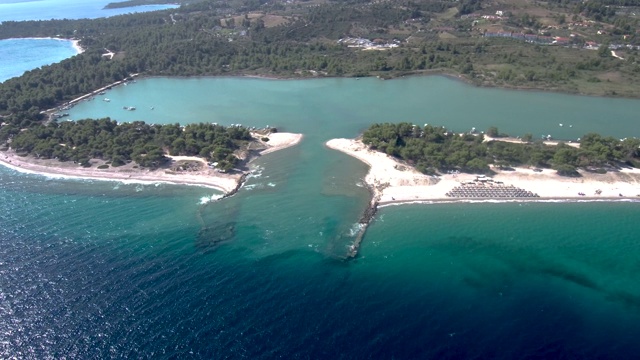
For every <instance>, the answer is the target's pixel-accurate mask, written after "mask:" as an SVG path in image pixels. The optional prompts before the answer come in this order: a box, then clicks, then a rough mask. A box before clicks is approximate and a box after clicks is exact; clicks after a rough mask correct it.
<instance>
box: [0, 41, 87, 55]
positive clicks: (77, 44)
mask: <svg viewBox="0 0 640 360" xmlns="http://www.w3.org/2000/svg"><path fill="white" fill-rule="evenodd" d="M2 40H58V41H70V42H71V46H72V47H73V48H74V49H75V50H76V55H78V54H82V53H83V52H85V49H84V48H83V47H82V46H80V40H79V39H67V38H58V37H18V38H8V39H2Z"/></svg>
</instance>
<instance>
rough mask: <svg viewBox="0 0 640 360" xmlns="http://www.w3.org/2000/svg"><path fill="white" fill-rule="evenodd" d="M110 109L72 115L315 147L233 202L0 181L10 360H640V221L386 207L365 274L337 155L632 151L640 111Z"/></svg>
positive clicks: (258, 165) (557, 103)
mask: <svg viewBox="0 0 640 360" xmlns="http://www.w3.org/2000/svg"><path fill="white" fill-rule="evenodd" d="M105 97H109V98H110V99H111V102H109V103H106V102H103V101H101V100H99V99H96V100H93V101H92V102H85V103H82V104H81V105H79V106H77V107H75V108H74V109H73V110H72V114H71V117H72V118H74V119H80V118H82V117H85V116H92V117H97V116H112V117H113V118H116V119H119V120H136V119H143V120H147V121H150V122H159V123H167V122H176V121H178V122H182V123H186V122H197V121H211V122H219V123H223V124H232V123H242V124H244V125H248V126H254V125H255V126H265V125H267V124H269V125H271V126H276V127H278V128H280V129H282V130H286V131H292V132H301V133H304V134H305V138H304V140H303V142H302V143H301V144H300V145H298V146H296V147H294V148H289V149H286V150H283V151H280V152H276V153H272V154H269V155H267V156H264V157H262V158H260V159H258V160H257V161H256V162H255V163H254V164H253V167H254V169H255V170H256V171H255V173H254V176H253V177H251V178H250V179H249V180H248V181H247V184H246V185H245V186H244V187H243V188H242V189H241V190H240V192H239V193H238V194H237V195H235V196H233V197H231V198H228V199H225V200H223V201H220V202H207V201H204V200H203V199H206V198H209V199H210V198H211V196H215V195H216V193H215V192H213V191H211V190H207V189H201V188H195V187H180V186H171V185H162V184H160V185H139V184H138V185H136V184H120V183H117V182H99V181H74V180H66V181H65V180H52V179H46V178H43V177H40V176H35V175H21V174H17V173H15V172H13V171H10V170H5V169H0V184H1V185H0V194H2V199H3V200H4V201H3V202H2V207H3V211H2V212H0V214H1V215H0V229H1V230H0V314H2V316H0V354H2V355H1V357H9V356H11V355H13V356H17V357H24V358H43V357H47V356H50V357H57V356H59V355H60V354H64V355H66V356H69V357H74V356H76V357H85V358H103V357H108V356H115V357H124V356H127V357H140V356H150V357H167V358H168V357H181V358H183V357H186V358H237V357H246V358H265V359H266V358H274V357H277V356H281V357H287V358H340V357H342V358H362V357H371V358H392V357H395V358H447V357H449V358H469V357H476V358H504V359H509V358H523V357H527V356H530V357H547V358H559V357H573V358H576V357H577V358H612V359H615V358H628V357H629V356H630V354H636V353H638V351H639V350H640V347H639V345H638V344H637V334H639V333H640V325H639V324H640V292H639V291H640V290H639V289H640V280H639V278H638V276H637V273H638V270H640V269H639V268H638V261H637V259H639V258H640V243H638V242H637V241H636V238H637V235H636V234H638V233H639V232H640V227H639V226H640V225H638V222H637V220H636V219H637V218H638V215H640V208H639V207H638V204H637V203H571V204H558V203H535V204H534V203H507V204H487V203H482V204H469V203H465V204H429V205H406V206H391V207H386V208H383V209H382V210H381V211H380V212H379V213H378V215H377V217H376V219H375V221H374V222H373V224H372V226H371V227H370V228H369V231H368V233H367V236H366V237H365V240H364V243H363V246H362V248H361V254H360V257H359V258H357V259H356V260H355V261H351V262H344V261H343V260H341V258H342V257H343V256H344V255H345V254H346V252H347V250H348V246H349V245H350V244H351V242H352V241H353V236H354V235H355V233H356V230H357V229H356V225H355V223H356V222H357V220H358V218H359V217H360V215H361V212H362V210H363V209H364V207H365V206H366V204H367V203H368V196H369V195H368V193H367V191H366V190H365V189H364V188H363V187H362V184H361V180H360V179H361V178H362V177H363V176H364V174H365V173H366V171H367V168H366V166H365V165H364V164H362V163H360V162H358V161H357V160H355V159H352V158H349V157H347V156H346V155H344V154H341V153H338V152H335V151H331V150H329V149H327V148H325V147H324V145H323V144H324V141H325V140H327V139H329V138H333V137H353V136H356V135H357V134H358V133H359V132H361V131H362V130H363V129H364V128H366V126H368V124H370V123H372V122H376V121H403V120H406V121H414V122H418V123H424V122H428V123H434V124H443V125H447V126H448V127H451V128H453V129H455V130H465V129H469V128H470V127H472V126H475V127H477V128H478V129H484V128H486V127H488V126H491V125H497V126H499V128H500V129H501V130H503V131H505V132H508V133H511V134H514V135H516V134H522V133H524V132H532V133H536V134H537V133H546V132H552V134H555V133H557V134H558V137H560V136H562V137H567V138H572V137H577V136H580V135H582V134H583V133H584V132H587V131H598V132H601V133H603V134H611V135H614V136H620V137H622V136H629V135H632V134H631V133H632V132H633V131H638V130H637V129H638V128H637V127H635V126H633V124H634V121H635V117H634V116H633V115H634V113H637V112H638V110H640V102H638V101H632V100H619V99H618V100H612V99H599V98H581V97H573V96H565V95H557V94H539V93H532V92H507V91H503V90H495V89H476V88H472V87H469V86H467V85H464V84H462V83H459V82H455V81H451V80H448V79H445V78H441V77H429V78H406V79H400V80H394V81H380V80H376V79H362V80H354V79H326V80H311V81H288V80H287V81H270V80H257V79H224V78H223V79H148V80H139V81H137V82H136V83H132V84H129V85H127V86H126V87H125V86H122V87H118V88H116V89H113V90H111V91H109V92H108V93H107V94H106V95H105ZM123 106H136V107H137V108H138V110H136V111H134V112H131V111H124V110H122V107H123ZM151 106H153V107H154V109H153V110H151V109H150V107H151ZM563 113H564V115H562V116H560V114H563ZM609 116H611V117H610V118H608V117H609ZM602 118H607V119H611V121H608V122H602V123H600V122H598V119H602ZM559 122H563V123H565V124H572V125H573V127H571V128H569V127H567V126H564V127H562V128H560V127H559V126H558V123H559ZM636 135H637V134H636Z"/></svg>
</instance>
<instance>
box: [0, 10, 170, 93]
mask: <svg viewBox="0 0 640 360" xmlns="http://www.w3.org/2000/svg"><path fill="white" fill-rule="evenodd" d="M110 2H112V1H110V0H28V1H22V0H0V23H2V22H3V21H23V20H50V19H84V18H89V19H94V18H99V17H109V16H115V15H122V14H128V13H133V12H146V11H155V10H164V9H171V8H176V7H177V5H143V6H135V7H130V8H121V9H107V10H104V9H103V8H104V6H105V5H107V4H108V3H110ZM76 53H77V52H76V50H75V49H74V48H73V46H72V43H71V42H70V41H63V40H52V39H9V40H0V82H3V81H5V80H7V79H10V78H12V77H15V76H20V75H22V74H23V73H24V72H25V71H28V70H33V69H36V68H38V67H40V66H44V65H49V64H53V63H57V62H59V61H62V60H64V59H66V58H68V57H71V56H73V55H75V54H76Z"/></svg>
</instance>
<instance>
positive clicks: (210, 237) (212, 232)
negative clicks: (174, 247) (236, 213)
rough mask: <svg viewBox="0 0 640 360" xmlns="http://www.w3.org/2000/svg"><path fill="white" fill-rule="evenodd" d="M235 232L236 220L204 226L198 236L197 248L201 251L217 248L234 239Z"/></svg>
mask: <svg viewBox="0 0 640 360" xmlns="http://www.w3.org/2000/svg"><path fill="white" fill-rule="evenodd" d="M235 234H236V223H235V222H228V223H224V224H217V225H214V226H207V227H203V228H202V229H200V231H199V232H198V236H197V237H196V248H198V249H199V250H201V251H211V250H215V248H216V247H218V246H219V245H221V244H223V243H225V242H227V241H230V240H231V239H233V237H234V236H235Z"/></svg>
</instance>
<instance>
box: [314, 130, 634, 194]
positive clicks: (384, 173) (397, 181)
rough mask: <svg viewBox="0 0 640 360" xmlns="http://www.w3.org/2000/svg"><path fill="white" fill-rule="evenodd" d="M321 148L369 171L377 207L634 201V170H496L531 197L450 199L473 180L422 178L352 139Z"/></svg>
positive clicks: (497, 177)
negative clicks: (356, 161) (470, 202)
mask: <svg viewBox="0 0 640 360" xmlns="http://www.w3.org/2000/svg"><path fill="white" fill-rule="evenodd" d="M326 145H327V147H329V148H331V149H334V150H338V151H341V152H343V153H345V154H348V155H350V156H353V157H355V158H357V159H359V160H361V161H363V162H364V163H366V164H368V165H369V167H370V169H369V172H368V173H367V175H366V177H365V179H364V180H365V182H366V183H367V185H368V186H369V187H370V189H371V190H372V191H373V196H374V200H377V201H378V203H379V204H380V205H385V204H392V203H406V202H421V201H422V202H430V201H468V200H481V201H482V200H484V201H495V200H498V201H510V200H511V201H513V200H517V201H540V200H543V201H544V200H551V199H554V200H555V199H558V200H587V201H597V200H607V201H614V200H625V201H629V200H637V201H640V169H631V168H626V169H620V170H618V171H615V172H611V171H610V172H607V173H606V174H596V173H590V172H587V171H583V170H579V172H580V175H581V177H577V178H569V177H563V176H560V175H557V174H556V172H555V170H551V169H543V170H542V171H539V170H538V171H534V169H528V168H515V170H513V171H502V170H499V169H497V168H493V169H492V170H493V171H494V172H495V174H494V175H491V178H492V179H493V180H494V181H500V182H502V183H504V184H507V185H513V186H515V187H517V188H521V189H524V190H527V191H531V192H533V193H535V194H537V195H538V196H539V197H534V198H514V199H503V198H500V199H490V198H481V199H477V198H473V199H472V198H454V197H448V196H447V195H446V194H447V193H448V192H450V191H451V190H452V189H454V188H456V187H458V186H460V185H461V184H462V183H468V182H471V181H473V180H475V179H476V178H477V175H473V174H463V173H459V174H443V175H439V176H430V175H425V174H422V173H420V172H418V171H417V170H415V169H414V168H413V167H411V166H408V165H406V164H403V163H402V162H400V161H398V160H397V159H395V158H393V157H391V156H388V155H387V154H384V153H382V152H378V151H373V150H370V149H369V148H368V146H366V145H365V144H364V143H362V141H360V140H355V139H333V140H330V141H328V142H327V143H326Z"/></svg>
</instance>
